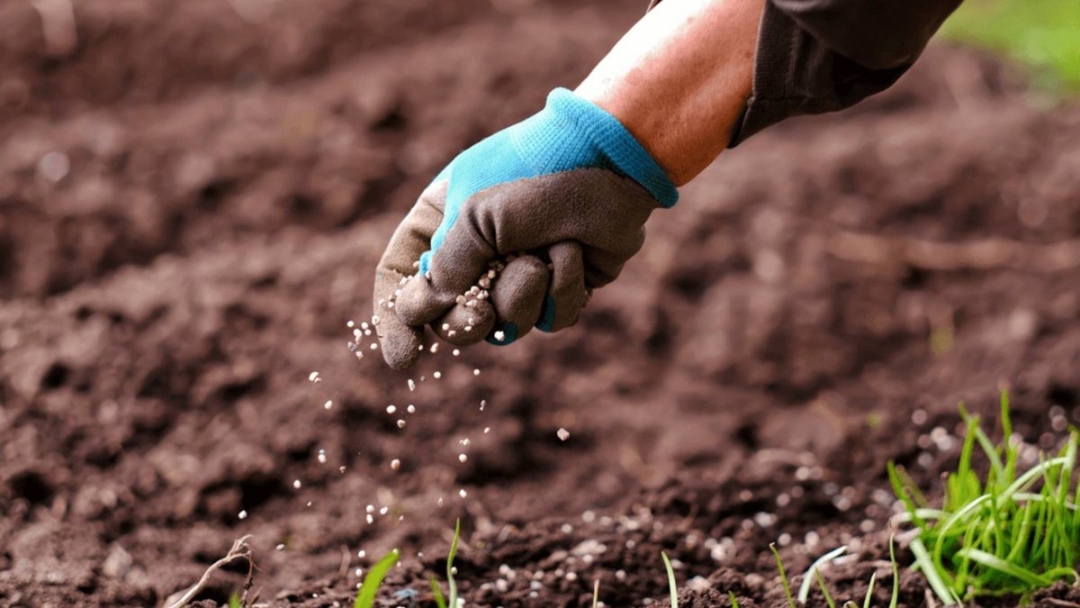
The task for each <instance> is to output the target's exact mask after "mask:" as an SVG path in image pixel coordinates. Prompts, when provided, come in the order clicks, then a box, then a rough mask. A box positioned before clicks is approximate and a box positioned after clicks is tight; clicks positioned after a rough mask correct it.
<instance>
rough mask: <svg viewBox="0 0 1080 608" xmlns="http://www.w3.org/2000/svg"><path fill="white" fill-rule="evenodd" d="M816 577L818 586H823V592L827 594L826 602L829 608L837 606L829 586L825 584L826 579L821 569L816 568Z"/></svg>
mask: <svg viewBox="0 0 1080 608" xmlns="http://www.w3.org/2000/svg"><path fill="white" fill-rule="evenodd" d="M814 578H816V579H817V584H818V587H821V594H822V595H824V596H825V603H826V604H828V605H829V608H836V602H834V601H833V599H832V594H830V593H829V588H828V587H826V586H825V579H824V578H822V577H821V571H820V570H814Z"/></svg>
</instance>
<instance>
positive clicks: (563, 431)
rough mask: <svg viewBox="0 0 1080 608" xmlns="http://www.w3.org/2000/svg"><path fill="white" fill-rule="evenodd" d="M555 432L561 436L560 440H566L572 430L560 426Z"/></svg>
mask: <svg viewBox="0 0 1080 608" xmlns="http://www.w3.org/2000/svg"><path fill="white" fill-rule="evenodd" d="M555 434H556V435H558V436H559V440H560V441H566V440H567V439H569V438H570V431H568V430H566V429H564V428H560V429H559V430H558V431H556V432H555Z"/></svg>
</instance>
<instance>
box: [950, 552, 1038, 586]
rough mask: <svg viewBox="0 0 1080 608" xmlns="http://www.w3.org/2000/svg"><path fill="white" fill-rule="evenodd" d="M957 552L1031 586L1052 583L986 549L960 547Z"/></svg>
mask: <svg viewBox="0 0 1080 608" xmlns="http://www.w3.org/2000/svg"><path fill="white" fill-rule="evenodd" d="M959 554H960V555H963V556H964V557H966V558H968V559H970V560H971V561H973V562H979V563H980V564H982V565H984V566H986V567H988V568H993V569H994V570H997V571H998V572H1002V573H1004V574H1007V575H1009V576H1011V577H1013V578H1016V579H1019V580H1021V581H1024V582H1025V583H1027V584H1028V585H1031V586H1033V587H1049V586H1050V585H1051V584H1053V581H1051V580H1048V579H1046V578H1043V577H1041V576H1039V575H1038V574H1035V573H1034V572H1032V571H1030V570H1026V569H1024V568H1021V567H1020V566H1017V565H1016V564H1013V563H1010V562H1007V561H1005V560H1003V559H1001V558H1000V557H998V556H996V555H991V554H989V553H987V552H986V551H981V550H979V549H961V550H960V551H959Z"/></svg>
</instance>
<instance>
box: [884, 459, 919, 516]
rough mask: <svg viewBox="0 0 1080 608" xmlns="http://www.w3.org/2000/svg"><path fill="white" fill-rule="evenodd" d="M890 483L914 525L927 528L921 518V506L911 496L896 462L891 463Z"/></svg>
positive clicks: (889, 467)
mask: <svg viewBox="0 0 1080 608" xmlns="http://www.w3.org/2000/svg"><path fill="white" fill-rule="evenodd" d="M888 471H889V483H890V484H892V488H893V492H894V493H895V494H896V497H897V498H899V499H900V501H901V502H903V503H904V508H905V509H907V513H908V516H909V517H910V518H911V521H912V523H914V524H915V526H916V527H918V528H924V527H926V522H925V521H924V520H923V518H922V517H919V506H918V505H916V504H915V500H914V499H913V498H912V496H911V491H910V490H909V488H908V486H907V484H905V483H904V480H903V479H901V477H900V469H899V468H898V467H897V466H896V463H895V462H892V461H889V464H888Z"/></svg>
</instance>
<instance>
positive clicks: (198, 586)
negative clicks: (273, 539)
mask: <svg viewBox="0 0 1080 608" xmlns="http://www.w3.org/2000/svg"><path fill="white" fill-rule="evenodd" d="M250 538H251V535H250V534H248V535H245V536H242V537H240V538H238V539H236V542H234V543H233V546H232V549H229V552H228V553H226V554H225V557H223V558H221V559H219V560H218V561H216V562H214V563H213V564H210V567H209V568H207V569H206V572H203V575H202V578H200V579H199V582H197V583H195V585H194V586H193V587H192V588H191V589H188V590H187V591H186V592H184V594H183V595H182V596H180V599H178V600H176V601H174V602H172V603H169V600H171V599H172V597H174V596H170V597H169V600H166V601H165V605H166V606H167V608H183V607H184V606H186V605H187V603H188V602H190V601H191V600H192V599H194V598H195V596H196V595H198V594H199V593H200V592H201V591H202V590H203V589H205V588H206V585H207V583H209V582H210V577H211V576H213V574H214V573H215V572H217V571H218V570H220V569H221V568H222V567H224V566H225V565H226V564H229V563H231V562H233V561H236V560H238V559H245V560H247V562H248V581H249V582H250V580H251V569H253V568H254V567H255V562H254V561H252V559H251V546H250V545H248V540H249V539H250ZM249 584H250V583H249Z"/></svg>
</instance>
